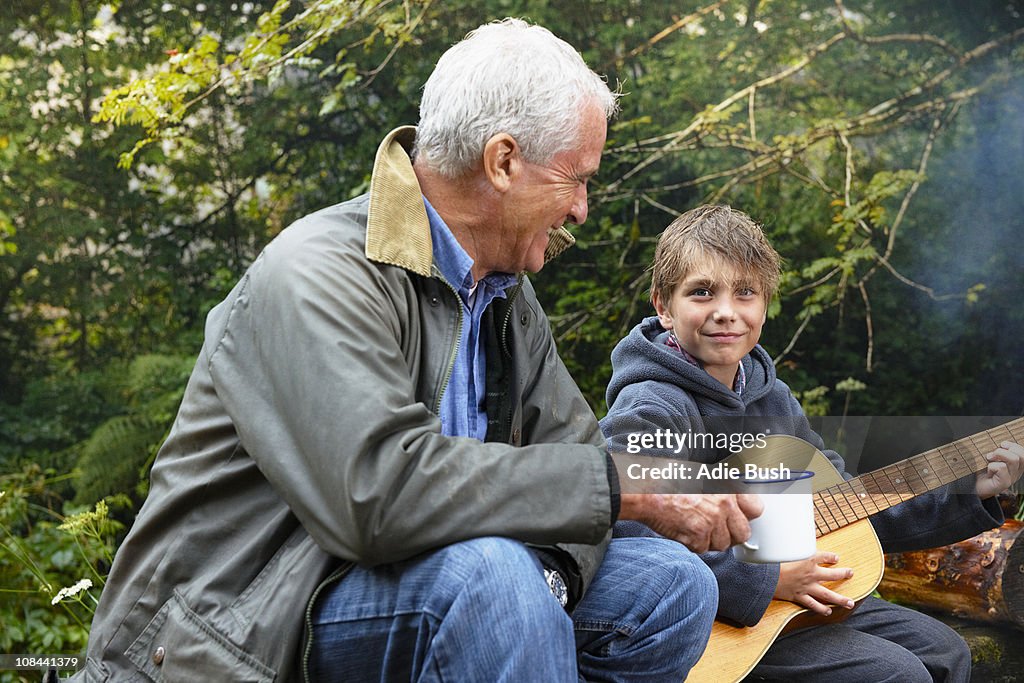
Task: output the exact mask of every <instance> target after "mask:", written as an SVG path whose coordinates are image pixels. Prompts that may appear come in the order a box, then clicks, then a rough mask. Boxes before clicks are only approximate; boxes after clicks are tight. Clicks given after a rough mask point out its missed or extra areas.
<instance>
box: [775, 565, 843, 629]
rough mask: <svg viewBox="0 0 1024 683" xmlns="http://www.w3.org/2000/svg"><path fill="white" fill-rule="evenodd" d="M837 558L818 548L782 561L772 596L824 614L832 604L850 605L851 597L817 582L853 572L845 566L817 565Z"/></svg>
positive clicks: (829, 610) (839, 577) (828, 613)
mask: <svg viewBox="0 0 1024 683" xmlns="http://www.w3.org/2000/svg"><path fill="white" fill-rule="evenodd" d="M838 561H839V556H838V555H836V554H835V553H829V552H824V551H819V552H817V553H815V555H814V557H811V558H808V559H806V560H797V561H796V562H783V563H782V564H781V565H779V584H778V585H777V586H776V587H775V597H776V598H778V599H779V600H789V601H790V602H793V603H796V604H797V605H800V606H801V607H806V608H807V609H809V610H811V611H812V612H815V613H817V614H821V615H823V616H826V617H827V616H829V615H830V614H832V607H831V606H832V605H838V606H839V607H845V608H846V609H853V600H851V599H850V598H848V597H846V596H845V595H840V594H839V593H836V592H835V591H833V590H831V589H829V588H826V587H825V586H823V585H821V582H822V581H841V580H842V579H848V578H850V577H851V576H853V570H852V569H850V568H849V567H831V566H830V567H822V566H821V565H823V564H827V565H833V564H835V563H836V562H838Z"/></svg>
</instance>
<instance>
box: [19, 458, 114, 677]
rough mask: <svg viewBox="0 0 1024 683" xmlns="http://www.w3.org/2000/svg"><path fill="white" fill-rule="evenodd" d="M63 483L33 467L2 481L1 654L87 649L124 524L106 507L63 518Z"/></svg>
mask: <svg viewBox="0 0 1024 683" xmlns="http://www.w3.org/2000/svg"><path fill="white" fill-rule="evenodd" d="M61 479H62V478H61V477H54V476H53V474H52V473H47V472H44V471H43V470H41V469H40V468H38V467H34V466H29V467H26V468H25V469H24V470H23V471H20V472H16V473H13V474H7V475H3V476H0V621H2V623H3V624H4V628H3V629H2V630H0V652H3V653H77V652H82V651H84V649H85V644H86V640H87V639H88V625H89V622H90V621H91V619H92V614H93V612H94V611H95V608H96V602H97V600H98V596H99V593H100V591H101V590H102V587H103V584H104V582H105V577H106V572H107V570H108V568H109V566H110V562H111V560H112V559H113V553H114V547H115V545H114V543H115V537H116V535H117V533H118V532H119V531H120V530H121V528H122V525H121V524H120V523H119V522H116V521H114V520H112V519H110V517H109V516H108V513H109V507H108V503H107V502H106V501H102V502H100V503H98V504H96V506H95V507H94V508H93V509H91V510H90V509H85V510H82V509H77V510H76V509H74V508H69V510H68V514H67V516H64V515H63V514H61V513H60V512H59V510H60V508H61V507H62V502H61V500H60V497H59V495H58V494H57V493H56V491H55V489H54V485H55V484H59V483H60V481H61ZM126 503H127V501H126V499H124V498H123V497H119V498H113V499H111V501H110V505H114V506H118V507H120V506H123V505H125V504H126ZM4 676H5V678H2V679H0V680H4V681H7V680H16V679H15V678H13V676H12V675H11V674H10V673H7V674H4Z"/></svg>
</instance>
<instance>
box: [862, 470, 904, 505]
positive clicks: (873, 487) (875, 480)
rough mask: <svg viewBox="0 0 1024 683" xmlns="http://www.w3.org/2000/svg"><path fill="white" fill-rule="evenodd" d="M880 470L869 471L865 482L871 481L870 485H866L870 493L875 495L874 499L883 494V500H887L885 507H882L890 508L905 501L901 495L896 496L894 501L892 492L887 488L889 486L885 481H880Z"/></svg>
mask: <svg viewBox="0 0 1024 683" xmlns="http://www.w3.org/2000/svg"><path fill="white" fill-rule="evenodd" d="M880 472H881V470H876V471H874V472H868V473H867V475H866V477H867V478H866V479H865V483H867V482H870V486H867V487H866V488H867V489H868V493H869V494H870V495H871V496H872V497H873V499H874V500H877V498H875V496H881V498H882V500H884V501H885V502H886V505H885V507H884V508H882V509H888V508H891V507H892V506H893V505H896V504H898V503H902V502H903V501H902V500H901V499H900V497H899V496H896V500H895V501H893V499H892V497H891V496H890V494H889V493H888V492H887V491H886V490H885V489H886V488H887V487H886V486H885V485H884V482H880V481H879V477H880V474H879V473H880Z"/></svg>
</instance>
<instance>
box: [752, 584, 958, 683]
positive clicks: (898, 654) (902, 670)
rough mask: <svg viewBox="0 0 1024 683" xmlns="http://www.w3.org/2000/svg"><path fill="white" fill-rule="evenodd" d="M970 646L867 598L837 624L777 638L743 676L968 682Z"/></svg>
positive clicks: (916, 615) (832, 682)
mask: <svg viewBox="0 0 1024 683" xmlns="http://www.w3.org/2000/svg"><path fill="white" fill-rule="evenodd" d="M970 678H971V651H970V648H968V647H967V643H965V642H964V640H963V638H961V637H960V636H959V635H958V634H957V632H956V631H954V630H953V629H951V628H949V627H948V626H946V625H945V624H943V623H942V622H941V621H937V620H936V619H933V618H931V617H929V616H928V615H926V614H922V613H920V612H917V611H914V610H912V609H908V608H906V607H900V606H899V605H894V604H892V603H890V602H886V601H885V600H881V599H879V598H874V597H868V598H867V599H865V600H864V602H863V604H861V605H860V606H859V607H857V609H856V610H854V612H853V614H851V615H850V616H849V617H847V618H846V619H844V620H843V621H841V622H839V623H836V624H829V625H825V626H818V627H816V628H809V629H805V630H803V631H797V632H796V633H794V634H792V635H788V636H785V637H782V638H779V639H778V640H777V641H775V644H774V645H772V646H771V647H770V648H769V649H768V652H767V653H766V654H765V656H764V658H763V659H762V660H761V662H760V663H759V664H758V665H757V666H756V667H755V668H754V671H753V672H752V673H751V675H750V676H748V677H747V679H746V680H747V681H787V683H789V682H792V681H799V682H803V681H806V682H807V683H813V682H814V681H824V680H827V681H829V683H864V682H866V681H870V682H871V683H876V682H877V683H882V682H885V681H893V682H895V683H932V682H933V681H944V682H945V683H967V681H969V680H970Z"/></svg>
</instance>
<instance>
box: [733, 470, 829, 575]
mask: <svg viewBox="0 0 1024 683" xmlns="http://www.w3.org/2000/svg"><path fill="white" fill-rule="evenodd" d="M788 475H789V476H787V477H785V478H782V479H740V480H739V482H740V489H741V490H742V491H743V492H745V493H756V494H758V495H759V496H761V501H762V502H763V503H764V512H763V513H761V516H760V517H758V518H756V519H752V520H750V530H751V533H750V538H749V539H748V540H747V541H746V542H745V543H741V544H739V545H734V546H733V548H732V552H733V554H734V555H735V556H736V558H737V559H739V560H742V561H743V562H757V563H769V562H793V561H795V560H806V559H807V558H809V557H811V556H812V555H814V553H815V551H816V550H817V540H816V538H815V535H814V501H813V498H812V490H811V478H812V477H813V476H814V472H809V471H807V470H790V471H789V472H788Z"/></svg>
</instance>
